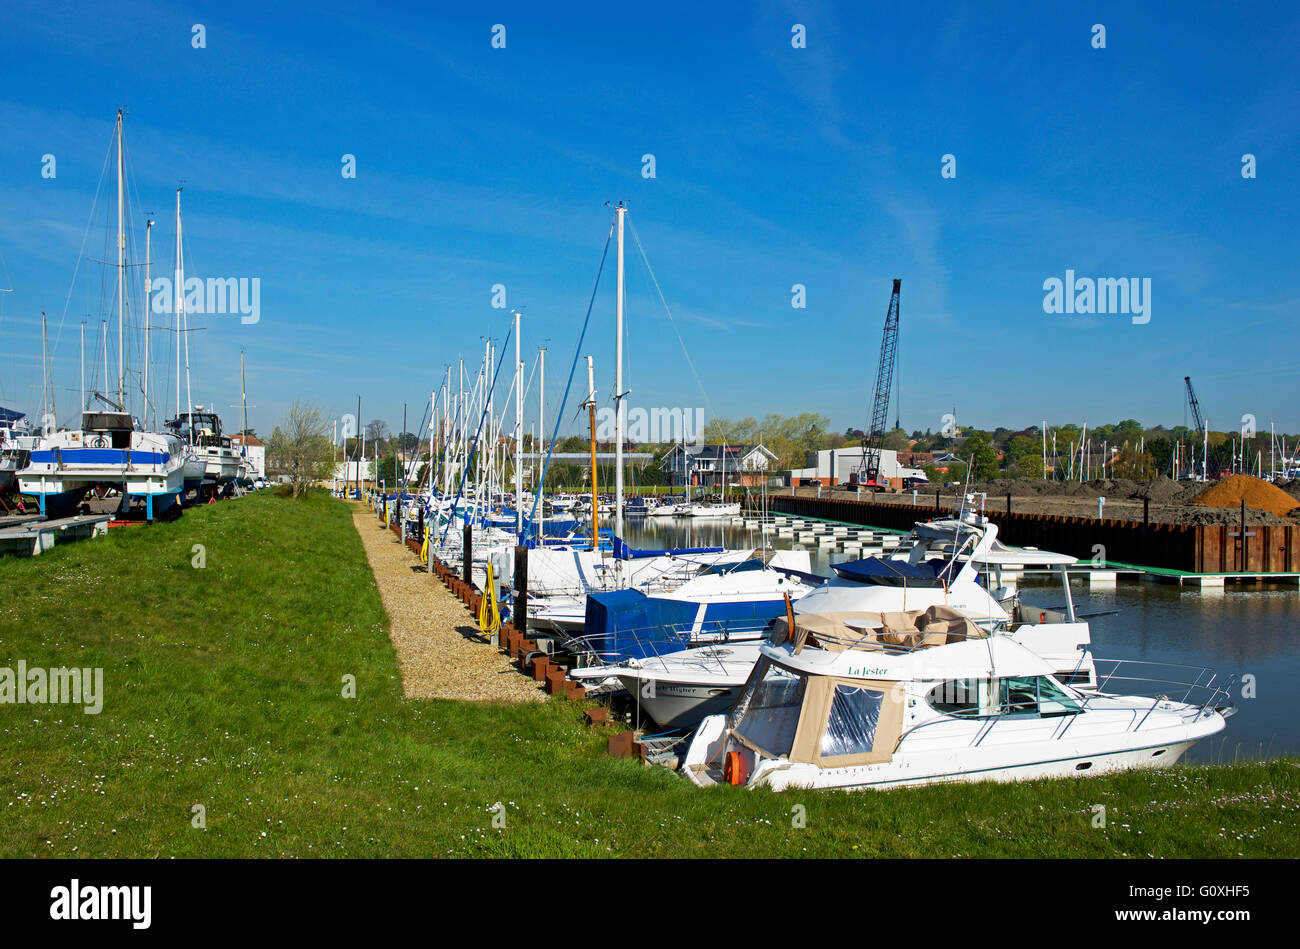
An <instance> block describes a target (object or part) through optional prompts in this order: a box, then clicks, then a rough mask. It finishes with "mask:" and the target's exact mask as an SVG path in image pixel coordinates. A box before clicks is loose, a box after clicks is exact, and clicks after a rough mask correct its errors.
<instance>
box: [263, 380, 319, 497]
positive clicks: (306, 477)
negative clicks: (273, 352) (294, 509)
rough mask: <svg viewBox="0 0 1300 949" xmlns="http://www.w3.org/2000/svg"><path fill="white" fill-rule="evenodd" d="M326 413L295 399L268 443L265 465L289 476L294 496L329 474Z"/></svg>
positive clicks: (277, 472)
mask: <svg viewBox="0 0 1300 949" xmlns="http://www.w3.org/2000/svg"><path fill="white" fill-rule="evenodd" d="M327 432H328V428H327V426H326V422H325V415H324V413H322V412H321V410H320V409H319V408H318V407H316V406H314V405H305V404H303V403H301V402H294V403H293V405H292V406H290V407H289V414H288V415H287V416H286V417H285V420H284V424H283V425H282V426H281V425H277V426H276V427H275V431H273V432H272V433H271V438H270V441H269V442H268V443H267V446H266V448H267V450H266V456H267V467H268V468H270V470H271V471H273V472H275V473H276V474H282V475H285V476H287V477H288V479H289V483H290V485H292V487H293V496H294V497H295V498H296V497H297V496H298V495H299V494H301V493H302V492H303V490H304V489H305V488H306V487H307V486H308V485H310V484H312V483H313V482H316V481H323V480H325V479H326V478H328V477H329V475H330V471H331V469H332V468H333V467H334V446H333V445H332V444H331V443H330V439H329V435H328V434H327Z"/></svg>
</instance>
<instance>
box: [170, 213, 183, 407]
mask: <svg viewBox="0 0 1300 949" xmlns="http://www.w3.org/2000/svg"><path fill="white" fill-rule="evenodd" d="M183 272H184V271H183V270H182V269H181V189H180V188H177V189H176V266H175V268H174V269H173V270H172V278H173V285H174V287H175V289H176V306H175V314H174V319H175V322H176V424H177V425H179V424H180V421H181V310H182V309H183V308H184V306H185V288H184V287H183V286H182V283H184V277H183V276H182V274H183Z"/></svg>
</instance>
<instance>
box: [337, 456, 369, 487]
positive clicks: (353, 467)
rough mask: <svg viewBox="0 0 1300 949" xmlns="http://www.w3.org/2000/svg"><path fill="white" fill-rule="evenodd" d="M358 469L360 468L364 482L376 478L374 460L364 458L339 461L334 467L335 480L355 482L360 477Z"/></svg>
mask: <svg viewBox="0 0 1300 949" xmlns="http://www.w3.org/2000/svg"><path fill="white" fill-rule="evenodd" d="M358 469H360V479H361V482H362V484H364V483H365V482H367V481H373V480H374V477H375V476H374V462H373V460H372V459H370V458H363V459H362V460H361V461H343V462H339V464H338V465H336V466H335V468H334V480H335V481H342V482H348V481H351V482H355V481H356V480H357V477H358V475H357V472H358Z"/></svg>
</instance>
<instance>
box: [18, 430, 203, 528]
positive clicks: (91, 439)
mask: <svg viewBox="0 0 1300 949" xmlns="http://www.w3.org/2000/svg"><path fill="white" fill-rule="evenodd" d="M184 465H185V456H184V451H183V449H182V445H181V442H180V439H178V438H177V437H176V436H174V435H168V434H162V433H159V432H146V431H142V430H141V428H140V425H139V423H138V422H137V421H136V420H135V419H134V418H133V417H132V416H131V414H130V413H129V412H121V411H105V412H89V411H88V412H83V413H82V415H81V428H80V429H72V430H64V431H59V432H54V433H52V434H49V435H45V436H43V437H41V438H39V439H37V440H36V445H35V447H34V448H33V449H32V451H31V455H30V458H29V460H28V464H27V467H26V468H24V469H23V470H22V471H21V472H20V473H19V475H18V486H19V490H20V491H22V493H23V494H26V495H31V496H34V497H36V499H37V501H38V503H39V506H40V510H41V513H42V514H45V515H46V516H47V517H51V518H54V517H63V516H66V515H68V514H71V513H72V512H73V511H75V510H76V508H77V506H78V505H80V504H81V501H82V499H83V498H85V496H86V492H87V491H89V490H90V489H92V488H96V487H100V488H114V489H117V490H119V491H120V492H121V495H122V504H123V506H124V507H125V506H126V505H129V504H130V502H131V499H132V498H140V499H142V500H144V502H145V507H146V515H147V516H148V517H149V519H150V520H152V519H153V518H155V517H157V516H158V515H160V514H161V513H162V512H163V511H165V510H166V509H167V508H169V507H171V505H172V504H173V503H175V501H176V499H177V497H178V496H179V495H180V493H181V490H182V487H183V481H184Z"/></svg>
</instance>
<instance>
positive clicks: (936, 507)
mask: <svg viewBox="0 0 1300 949" xmlns="http://www.w3.org/2000/svg"><path fill="white" fill-rule="evenodd" d="M934 513H936V514H938V513H939V489H938V488H935V491H934Z"/></svg>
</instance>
